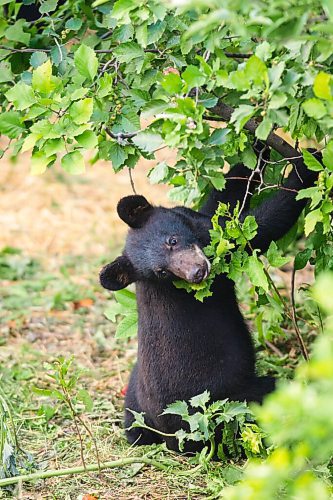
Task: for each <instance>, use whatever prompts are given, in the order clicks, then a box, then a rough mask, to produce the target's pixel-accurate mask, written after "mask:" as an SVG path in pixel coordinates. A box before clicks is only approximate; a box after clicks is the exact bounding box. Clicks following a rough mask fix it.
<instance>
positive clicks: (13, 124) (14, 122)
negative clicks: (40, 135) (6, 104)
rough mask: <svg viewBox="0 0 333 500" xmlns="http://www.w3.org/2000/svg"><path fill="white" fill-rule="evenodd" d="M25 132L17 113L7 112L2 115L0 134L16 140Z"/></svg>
mask: <svg viewBox="0 0 333 500" xmlns="http://www.w3.org/2000/svg"><path fill="white" fill-rule="evenodd" d="M23 130H25V127H24V125H22V121H21V116H20V114H19V113H18V112H17V111H7V112H4V113H1V114H0V133H1V134H4V135H7V136H8V137H9V138H10V139H15V138H16V137H18V136H19V135H21V133H22V132H23Z"/></svg>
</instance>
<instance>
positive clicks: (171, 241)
mask: <svg viewBox="0 0 333 500" xmlns="http://www.w3.org/2000/svg"><path fill="white" fill-rule="evenodd" d="M177 243H178V240H177V238H176V237H175V236H171V237H170V238H169V239H168V245H169V246H170V247H174V246H175V245H177Z"/></svg>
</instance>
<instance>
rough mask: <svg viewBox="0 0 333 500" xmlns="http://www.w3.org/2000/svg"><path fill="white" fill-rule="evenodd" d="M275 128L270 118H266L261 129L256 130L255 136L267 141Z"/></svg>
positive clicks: (260, 126)
mask: <svg viewBox="0 0 333 500" xmlns="http://www.w3.org/2000/svg"><path fill="white" fill-rule="evenodd" d="M272 127H273V122H272V120H271V119H270V118H268V117H267V116H265V118H264V119H263V121H262V122H261V123H260V125H259V127H258V128H257V129H256V132H255V135H256V137H257V138H258V139H261V140H263V141H264V140H265V139H267V137H268V135H269V133H270V132H271V130H272Z"/></svg>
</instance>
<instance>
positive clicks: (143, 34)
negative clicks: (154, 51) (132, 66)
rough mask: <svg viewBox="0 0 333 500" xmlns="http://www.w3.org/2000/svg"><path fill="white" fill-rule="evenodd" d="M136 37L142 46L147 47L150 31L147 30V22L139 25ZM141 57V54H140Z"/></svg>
mask: <svg viewBox="0 0 333 500" xmlns="http://www.w3.org/2000/svg"><path fill="white" fill-rule="evenodd" d="M135 36H136V39H137V41H138V43H139V45H140V46H141V47H144V48H146V47H147V41H148V31H147V23H142V24H141V25H140V26H137V28H136V31H135ZM140 57H141V56H140Z"/></svg>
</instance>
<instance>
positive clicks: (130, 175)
mask: <svg viewBox="0 0 333 500" xmlns="http://www.w3.org/2000/svg"><path fill="white" fill-rule="evenodd" d="M128 175H129V178H130V183H131V187H132V191H133V193H134V194H137V192H136V190H135V185H134V181H133V177H132V169H131V168H130V167H128Z"/></svg>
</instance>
